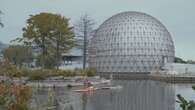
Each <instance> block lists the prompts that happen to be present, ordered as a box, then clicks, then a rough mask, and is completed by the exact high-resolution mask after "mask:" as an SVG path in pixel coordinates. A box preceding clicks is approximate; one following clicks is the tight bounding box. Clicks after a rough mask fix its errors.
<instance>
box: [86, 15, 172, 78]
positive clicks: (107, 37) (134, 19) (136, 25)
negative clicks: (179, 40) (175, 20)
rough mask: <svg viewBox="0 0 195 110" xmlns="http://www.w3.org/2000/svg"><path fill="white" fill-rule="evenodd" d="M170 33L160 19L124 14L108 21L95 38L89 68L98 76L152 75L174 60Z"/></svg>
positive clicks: (90, 51) (92, 41)
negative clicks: (122, 74) (120, 74)
mask: <svg viewBox="0 0 195 110" xmlns="http://www.w3.org/2000/svg"><path fill="white" fill-rule="evenodd" d="M174 56H175V49H174V43H173V40H172V38H171V35H170V33H169V32H168V30H167V29H166V27H165V26H164V25H163V24H162V23H161V22H160V21H158V20H157V19H156V18H154V17H152V16H150V15H148V14H145V13H141V12H133V11H132V12H131V11H130V12H123V13H119V14H116V15H114V16H112V17H111V18H109V19H107V20H106V21H105V22H104V23H103V24H102V25H100V27H99V28H98V30H97V32H96V34H95V36H94V37H93V38H92V39H91V42H90V50H89V66H90V67H94V68H96V69H97V72H98V73H100V74H101V73H102V74H103V73H112V74H114V73H149V72H150V71H152V70H155V69H160V68H161V67H162V66H164V64H165V63H171V62H173V61H174Z"/></svg>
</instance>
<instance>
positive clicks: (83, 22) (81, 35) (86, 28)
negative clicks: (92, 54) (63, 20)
mask: <svg viewBox="0 0 195 110" xmlns="http://www.w3.org/2000/svg"><path fill="white" fill-rule="evenodd" d="M94 26H95V21H94V20H93V19H92V18H91V17H90V16H89V15H88V14H85V15H83V16H81V17H80V19H79V20H78V21H77V22H76V24H75V25H74V28H75V33H76V37H77V39H78V42H77V43H78V46H79V47H81V49H83V69H85V68H86V57H87V44H88V40H89V39H90V36H91V34H92V32H93V31H94Z"/></svg>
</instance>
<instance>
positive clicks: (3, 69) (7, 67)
mask: <svg viewBox="0 0 195 110" xmlns="http://www.w3.org/2000/svg"><path fill="white" fill-rule="evenodd" d="M17 73H18V70H17V68H16V66H15V65H13V64H11V63H9V62H1V64H0V75H3V76H4V75H5V76H10V77H13V76H15V74H17Z"/></svg>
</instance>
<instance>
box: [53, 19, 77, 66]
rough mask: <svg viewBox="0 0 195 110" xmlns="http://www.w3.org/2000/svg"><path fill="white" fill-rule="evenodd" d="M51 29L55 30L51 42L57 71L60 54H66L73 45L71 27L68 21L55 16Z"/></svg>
mask: <svg viewBox="0 0 195 110" xmlns="http://www.w3.org/2000/svg"><path fill="white" fill-rule="evenodd" d="M54 21H55V22H53V23H52V24H51V27H52V28H53V29H54V30H55V31H54V32H53V33H52V35H53V36H52V37H51V38H50V39H51V42H52V44H53V48H54V49H55V50H56V52H55V53H56V54H55V58H56V61H57V69H58V68H59V62H60V61H61V58H62V57H61V54H62V53H66V52H68V50H70V49H71V48H72V47H74V45H75V40H74V32H73V27H70V26H69V23H68V21H69V20H68V19H67V18H65V17H62V16H61V15H58V16H55V17H54Z"/></svg>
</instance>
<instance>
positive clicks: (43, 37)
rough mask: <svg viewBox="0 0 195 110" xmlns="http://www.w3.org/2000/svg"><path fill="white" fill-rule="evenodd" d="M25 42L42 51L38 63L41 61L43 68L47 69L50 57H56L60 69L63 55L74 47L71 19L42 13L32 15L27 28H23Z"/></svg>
mask: <svg viewBox="0 0 195 110" xmlns="http://www.w3.org/2000/svg"><path fill="white" fill-rule="evenodd" d="M23 42H25V44H27V45H31V46H35V47H37V48H38V49H39V50H40V51H41V54H40V56H39V58H41V59H40V60H38V61H41V62H39V63H41V66H42V67H43V68H47V67H46V64H47V60H48V59H47V58H48V57H49V58H51V57H55V58H56V60H57V62H58V63H57V67H58V64H59V61H60V56H61V54H62V53H63V52H67V51H68V50H69V49H71V48H72V47H73V44H74V34H73V31H72V27H70V26H69V19H67V18H65V17H63V16H61V15H57V14H52V13H40V14H37V15H31V16H30V18H29V19H28V20H27V26H26V27H25V28H23Z"/></svg>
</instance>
